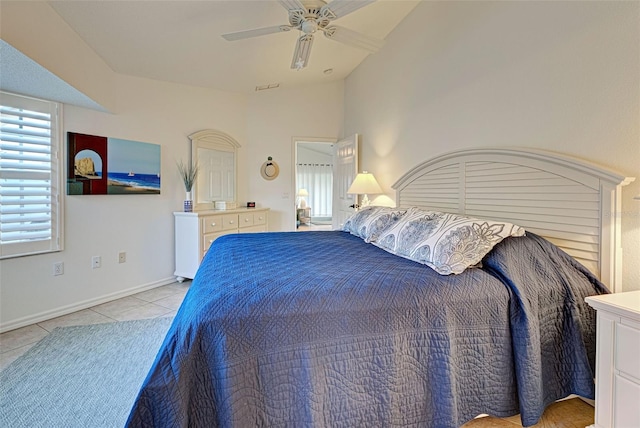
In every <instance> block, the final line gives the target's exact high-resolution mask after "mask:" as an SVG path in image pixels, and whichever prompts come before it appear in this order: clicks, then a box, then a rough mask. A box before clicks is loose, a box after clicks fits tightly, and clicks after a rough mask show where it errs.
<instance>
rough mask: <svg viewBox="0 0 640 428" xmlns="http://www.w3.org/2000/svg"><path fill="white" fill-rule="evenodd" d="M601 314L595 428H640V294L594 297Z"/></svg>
mask: <svg viewBox="0 0 640 428" xmlns="http://www.w3.org/2000/svg"><path fill="white" fill-rule="evenodd" d="M585 301H586V302H587V303H588V304H589V305H590V306H592V307H593V308H594V309H596V310H597V311H598V316H597V319H598V321H597V322H598V325H597V338H596V340H597V353H596V412H595V413H596V415H595V424H594V425H592V427H595V428H638V427H640V291H631V292H627V293H614V294H604V295H600V296H590V297H587V298H586V299H585Z"/></svg>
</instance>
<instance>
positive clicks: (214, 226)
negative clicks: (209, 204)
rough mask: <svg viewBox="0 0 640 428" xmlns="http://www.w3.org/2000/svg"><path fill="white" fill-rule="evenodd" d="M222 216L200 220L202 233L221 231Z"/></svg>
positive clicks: (211, 216)
mask: <svg viewBox="0 0 640 428" xmlns="http://www.w3.org/2000/svg"><path fill="white" fill-rule="evenodd" d="M222 222H223V219H222V216H220V215H210V216H206V217H203V218H202V233H205V234H206V233H214V232H221V231H222Z"/></svg>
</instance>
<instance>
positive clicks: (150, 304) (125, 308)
mask: <svg viewBox="0 0 640 428" xmlns="http://www.w3.org/2000/svg"><path fill="white" fill-rule="evenodd" d="M190 285H191V282H190V281H185V282H183V283H182V284H180V283H177V282H176V283H174V284H169V285H165V286H163V287H158V288H154V289H153V290H149V291H144V292H142V293H138V294H134V295H132V296H128V297H123V298H122V299H118V300H114V301H112V302H108V303H104V304H102V305H98V306H94V307H92V308H89V309H84V310H81V311H78V312H74V313H72V314H69V315H65V316H61V317H58V318H54V319H51V320H47V321H43V322H40V323H37V324H32V325H29V326H26V327H22V328H19V329H16V330H12V331H8V332H6V333H2V334H0V370H2V369H4V368H5V367H6V366H8V365H9V364H10V363H11V362H12V361H14V360H15V359H17V358H18V357H19V356H21V355H22V354H24V353H25V352H26V351H27V350H29V348H31V347H32V346H33V345H35V344H36V343H37V342H38V341H39V340H41V339H43V338H44V337H46V336H47V335H48V334H49V332H50V331H51V330H53V329H54V328H56V327H66V326H71V325H86V324H97V323H105V322H115V321H128V320H134V319H145V318H156V317H169V316H174V315H175V313H176V311H177V310H178V307H179V306H180V303H182V299H183V298H184V296H185V294H186V293H187V290H188V289H189V286H190ZM593 420H594V410H593V407H591V406H590V405H589V404H587V403H585V402H584V401H582V400H580V399H578V398H575V399H571V400H565V401H562V402H558V403H554V404H552V405H551V406H549V407H548V408H547V410H546V411H545V414H544V415H543V417H542V419H541V421H540V422H539V423H538V424H536V425H534V427H536V428H584V427H585V426H587V425H589V424H592V423H593ZM521 426H522V425H521V424H520V417H519V416H513V417H510V418H504V419H498V418H494V417H486V418H480V419H475V420H473V421H471V422H468V423H466V424H465V425H464V426H463V427H462V428H499V427H504V428H514V427H521Z"/></svg>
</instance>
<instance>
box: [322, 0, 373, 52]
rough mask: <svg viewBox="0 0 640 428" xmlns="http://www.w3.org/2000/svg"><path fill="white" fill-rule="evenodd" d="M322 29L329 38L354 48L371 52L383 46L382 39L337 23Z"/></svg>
mask: <svg viewBox="0 0 640 428" xmlns="http://www.w3.org/2000/svg"><path fill="white" fill-rule="evenodd" d="M336 1H337V0H336ZM323 31H324V35H325V36H327V38H329V39H331V40H335V41H337V42H340V43H344V44H345V45H349V46H353V47H355V48H360V49H364V50H366V51H369V52H371V53H375V52H377V51H378V50H379V49H380V48H381V47H382V46H384V40H382V39H378V38H375V37H371V36H367V35H364V34H362V33H358V32H357V31H353V30H349V29H348V28H345V27H340V26H338V25H332V26H331V27H327V28H325V29H324V30H323Z"/></svg>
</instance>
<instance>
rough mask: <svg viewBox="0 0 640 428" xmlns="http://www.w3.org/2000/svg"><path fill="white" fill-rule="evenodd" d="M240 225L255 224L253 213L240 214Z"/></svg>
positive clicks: (248, 225)
mask: <svg viewBox="0 0 640 428" xmlns="http://www.w3.org/2000/svg"><path fill="white" fill-rule="evenodd" d="M239 221H240V223H239V227H251V226H253V213H242V214H240V220H239Z"/></svg>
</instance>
